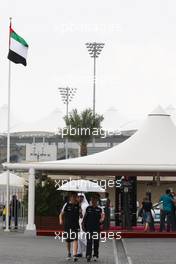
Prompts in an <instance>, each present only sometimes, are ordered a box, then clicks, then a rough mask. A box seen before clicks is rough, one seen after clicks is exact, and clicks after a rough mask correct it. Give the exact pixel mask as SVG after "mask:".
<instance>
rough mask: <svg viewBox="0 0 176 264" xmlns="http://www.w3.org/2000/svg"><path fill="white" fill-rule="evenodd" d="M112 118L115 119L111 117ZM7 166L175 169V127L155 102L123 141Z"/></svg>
mask: <svg viewBox="0 0 176 264" xmlns="http://www.w3.org/2000/svg"><path fill="white" fill-rule="evenodd" d="M114 122H115V120H114ZM4 166H5V167H6V168H9V169H29V168H31V167H33V168H35V169H37V170H55V171H56V170H57V171H65V172H69V171H79V170H81V171H97V172H98V171H144V172H145V171H154V172H176V128H175V125H174V123H173V122H172V120H171V118H170V116H169V115H168V114H167V113H166V112H165V111H164V110H163V109H162V108H161V107H160V106H159V107H158V108H157V109H155V110H154V111H153V112H152V113H151V114H149V115H148V117H147V118H146V120H145V122H144V123H143V126H141V128H140V129H139V130H138V131H137V132H136V133H135V134H134V135H133V136H131V137H130V138H129V139H127V140H126V141H125V142H123V143H121V144H119V145H117V146H115V147H113V148H110V149H108V150H105V151H102V152H99V153H96V154H92V155H89V156H86V157H79V158H74V159H68V160H62V161H53V162H36V163H19V164H4Z"/></svg>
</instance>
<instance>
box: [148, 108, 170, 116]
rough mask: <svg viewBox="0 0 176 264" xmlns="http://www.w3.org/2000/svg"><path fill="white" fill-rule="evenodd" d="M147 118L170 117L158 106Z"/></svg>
mask: <svg viewBox="0 0 176 264" xmlns="http://www.w3.org/2000/svg"><path fill="white" fill-rule="evenodd" d="M149 116H170V115H169V114H168V113H166V111H165V110H164V108H163V107H162V106H160V105H158V106H157V107H156V108H155V109H154V110H153V111H152V112H151V113H150V114H149Z"/></svg>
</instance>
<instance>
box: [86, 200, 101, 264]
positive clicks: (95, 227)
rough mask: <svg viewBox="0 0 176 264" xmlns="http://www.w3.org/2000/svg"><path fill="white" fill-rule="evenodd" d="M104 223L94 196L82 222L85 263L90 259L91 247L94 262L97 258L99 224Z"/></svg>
mask: <svg viewBox="0 0 176 264" xmlns="http://www.w3.org/2000/svg"><path fill="white" fill-rule="evenodd" d="M103 221H104V213H103V211H102V209H101V208H100V207H99V206H98V196H97V195H94V196H93V197H92V199H91V205H90V206H88V207H87V209H86V213H85V216H84V220H83V229H84V231H85V232H86V233H87V250H86V257H87V262H90V261H91V258H92V246H94V255H93V259H94V261H97V259H98V257H99V240H100V224H101V223H102V222H103Z"/></svg>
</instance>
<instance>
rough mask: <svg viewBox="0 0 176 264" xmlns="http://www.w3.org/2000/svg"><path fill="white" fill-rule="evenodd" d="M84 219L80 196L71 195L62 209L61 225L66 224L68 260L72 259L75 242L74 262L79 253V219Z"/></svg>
mask: <svg viewBox="0 0 176 264" xmlns="http://www.w3.org/2000/svg"><path fill="white" fill-rule="evenodd" d="M80 217H82V213H81V208H80V205H79V203H78V196H77V194H76V193H71V195H70V199H69V202H68V203H65V205H64V207H63V208H62V211H61V214H60V216H59V218H60V224H61V225H63V224H64V234H65V235H66V243H67V251H68V256H67V260H69V259H70V258H71V242H73V260H74V262H76V261H77V260H78V258H77V251H78V232H79V229H80V228H79V218H80Z"/></svg>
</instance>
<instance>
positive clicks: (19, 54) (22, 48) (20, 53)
mask: <svg viewBox="0 0 176 264" xmlns="http://www.w3.org/2000/svg"><path fill="white" fill-rule="evenodd" d="M27 51H28V44H27V42H26V41H25V40H24V39H23V38H22V37H20V36H19V35H18V34H17V33H15V31H14V30H13V29H12V28H11V26H10V39H9V54H8V59H9V60H10V61H12V62H14V63H20V64H23V65H24V66H26V65H27V63H26V58H27Z"/></svg>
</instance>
